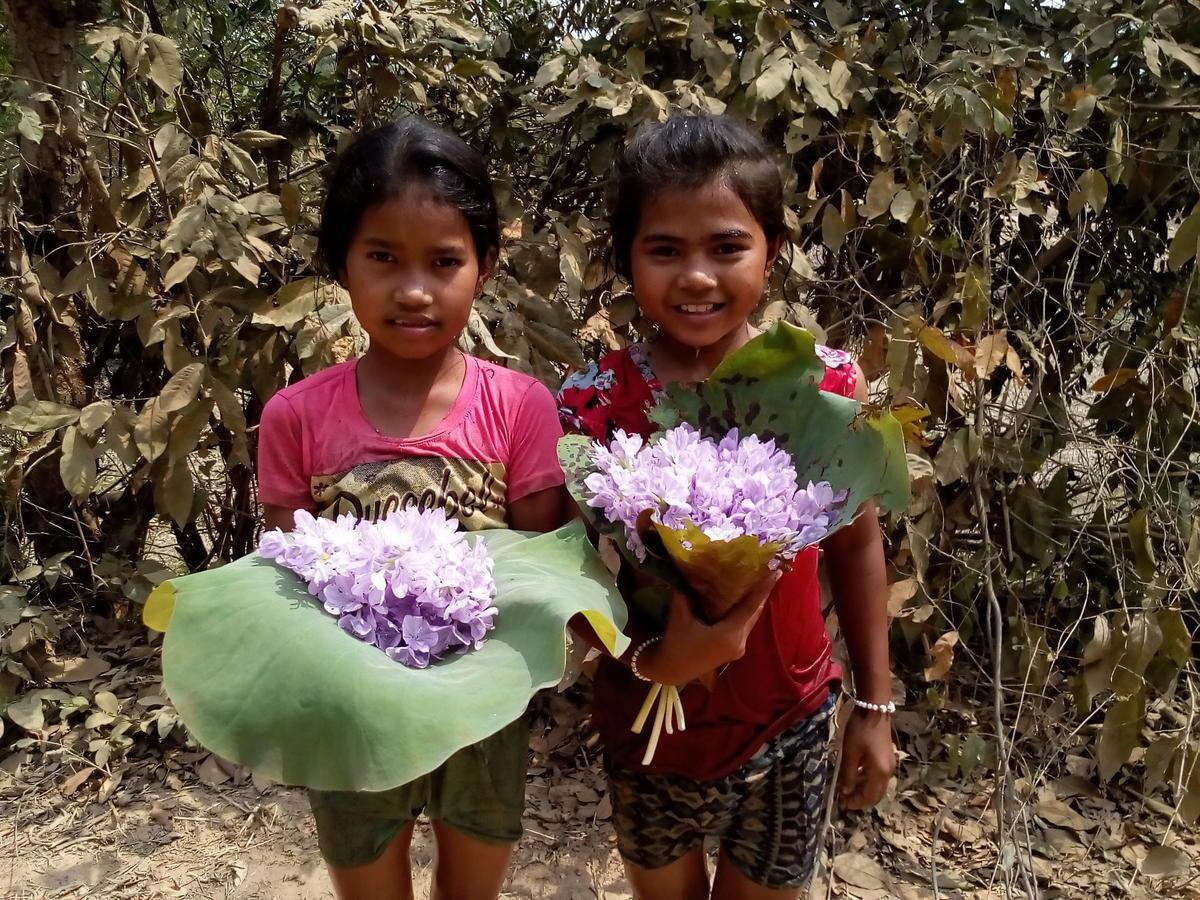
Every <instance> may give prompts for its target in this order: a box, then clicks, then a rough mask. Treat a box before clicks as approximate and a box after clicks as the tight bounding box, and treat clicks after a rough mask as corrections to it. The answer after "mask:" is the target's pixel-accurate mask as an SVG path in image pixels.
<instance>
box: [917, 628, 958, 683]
mask: <svg viewBox="0 0 1200 900" xmlns="http://www.w3.org/2000/svg"><path fill="white" fill-rule="evenodd" d="M957 644H958V632H957V631H947V632H946V633H945V634H943V635H942V636H941V637H940V638H938V639H937V640H936V641H935V642H934V644H933V646H932V647H930V648H929V658H930V659H931V660H933V662H932V663H931V664H930V665H928V666H926V667H925V680H926V681H940V680H941V679H943V678H945V677H946V673H947V672H949V671H950V666H952V665H953V664H954V647H955V645H957Z"/></svg>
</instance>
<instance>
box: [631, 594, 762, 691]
mask: <svg viewBox="0 0 1200 900" xmlns="http://www.w3.org/2000/svg"><path fill="white" fill-rule="evenodd" d="M779 574H780V573H779V572H772V573H770V574H769V575H768V576H767V577H765V578H763V579H762V580H761V581H759V582H758V583H757V584H756V585H755V586H754V587H752V588H751V589H750V590H749V591H747V592H746V596H744V597H743V598H742V599H741V600H739V601H738V602H737V603H736V604H735V605H734V606H733V607H732V608H731V609H730V610H729V612H728V613H727V614H726V616H725V617H724V618H723V619H721V620H720V621H719V622H716V623H714V624H712V625H709V624H708V623H706V622H703V621H701V620H700V619H698V618H696V616H695V614H694V613H693V612H692V607H691V602H690V601H689V600H688V598H687V596H686V595H684V594H682V593H680V592H679V591H675V592H674V593H673V594H672V596H671V608H670V610H669V612H668V613H667V627H666V630H665V631H664V632H663V638H662V640H661V641H658V642H657V643H655V644H651V645H650V646H649V647H647V648H646V649H645V651H644V652H643V653H642V655H641V656H639V657H638V671H639V672H641V673H642V674H643V675H645V676H646V677H647V678H649V679H651V680H653V681H657V682H659V683H660V684H669V685H675V686H680V685H684V684H687V683H688V682H689V681H694V680H696V679H698V678H701V677H703V676H704V675H707V674H708V673H710V672H712V671H714V670H716V669H719V668H720V667H721V666H723V665H725V664H726V663H730V662H733V661H734V660H735V659H740V658H741V656H742V654H743V653H745V652H746V639H747V638H748V637H749V635H750V632H751V631H752V630H753V629H754V626H755V625H756V624H757V623H758V617H759V616H761V615H762V611H763V607H764V605H765V604H766V602H767V598H768V597H770V596H771V591H773V590H774V589H775V582H777V581H778V580H779Z"/></svg>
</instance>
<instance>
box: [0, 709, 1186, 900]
mask: <svg viewBox="0 0 1200 900" xmlns="http://www.w3.org/2000/svg"><path fill="white" fill-rule="evenodd" d="M542 696H543V698H546V697H548V700H547V701H546V705H545V708H544V709H543V711H542V712H543V715H542V716H541V718H540V720H539V722H540V724H539V726H537V727H535V729H534V732H533V738H532V740H531V747H532V757H531V767H530V777H529V787H528V791H527V815H526V819H525V829H526V830H525V837H524V839H523V840H522V842H521V844H520V847H519V850H518V854H517V857H516V859H515V861H514V865H513V871H512V874H511V877H510V879H509V882H508V885H507V887H506V890H505V892H504V894H503V895H502V896H503V897H505V898H554V900H629V898H630V893H629V886H628V883H627V882H626V880H625V878H624V875H623V871H622V867H621V864H620V860H619V858H618V856H617V854H616V851H615V845H614V837H613V833H612V828H611V826H610V824H609V817H610V815H611V806H610V804H609V802H608V798H607V797H606V796H605V787H604V781H603V777H602V775H601V773H600V770H599V766H598V764H597V759H596V753H595V747H594V743H593V740H594V739H591V738H588V737H587V730H586V728H585V727H584V726H583V725H582V723H581V721H580V720H581V717H582V714H581V713H580V712H579V705H578V704H577V703H571V702H569V701H568V700H566V699H564V698H563V697H561V696H556V695H542ZM910 718H912V719H913V721H912V722H911V723H910V722H909V719H910ZM917 724H918V723H917V720H916V719H915V718H913V717H912V716H911V714H902V715H900V716H898V717H897V726H898V728H899V729H900V730H901V733H902V744H907V745H908V746H910V747H911V748H912V750H913V752H914V753H916V752H920V748H921V743H920V740H921V739H920V738H919V737H918V735H920V734H922V733H924V734H927V733H928V732H927V731H920V730H918V728H917ZM921 726H922V728H924V727H925V726H924V723H921ZM910 727H911V729H912V730H911V731H910V732H908V733H907V734H905V732H906V730H907V729H909V728H910ZM1073 759H1075V760H1076V761H1077V764H1078V765H1079V766H1080V769H1079V774H1075V773H1072V774H1067V775H1065V776H1062V777H1059V778H1057V779H1054V780H1048V781H1046V782H1045V783H1040V784H1039V785H1037V786H1034V787H1030V786H1028V785H1026V786H1024V788H1023V795H1024V796H1025V797H1026V800H1025V807H1026V811H1027V812H1028V817H1027V818H1026V819H1025V821H1026V822H1028V823H1029V828H1030V831H1029V835H1028V844H1027V846H1028V847H1030V848H1031V849H1032V853H1031V855H1030V856H1029V857H1028V859H1029V865H1030V869H1031V875H1032V877H1034V878H1035V879H1036V881H1037V883H1038V885H1039V894H1040V896H1041V897H1042V898H1046V900H1050V898H1070V900H1076V898H1093V897H1095V898H1100V897H1103V898H1132V900H1141V898H1147V900H1148V898H1158V897H1170V898H1181V900H1182V898H1191V897H1198V898H1200V876H1198V875H1197V873H1200V863H1198V862H1197V860H1198V858H1200V850H1198V847H1200V841H1198V839H1197V836H1196V833H1195V832H1194V831H1192V830H1190V829H1184V828H1182V826H1181V825H1180V823H1179V821H1178V818H1177V817H1173V816H1171V815H1170V813H1171V810H1170V809H1168V808H1166V807H1165V806H1164V805H1163V804H1162V803H1161V802H1160V801H1155V800H1147V799H1145V798H1141V799H1139V798H1138V795H1137V794H1135V793H1132V792H1128V791H1126V792H1117V791H1115V790H1113V791H1107V792H1106V791H1104V790H1102V789H1100V788H1099V787H1098V786H1096V784H1095V783H1094V782H1093V781H1092V780H1091V779H1090V778H1088V777H1084V776H1085V774H1086V772H1087V766H1088V765H1090V763H1089V762H1088V761H1087V760H1084V759H1082V758H1080V757H1074V758H1073ZM86 763H87V760H84V759H82V758H81V757H79V756H77V755H75V754H74V753H73V752H72V751H65V750H63V749H56V748H55V747H53V746H49V747H42V748H41V752H35V751H34V750H33V749H29V750H21V751H17V752H15V753H10V754H9V755H8V756H7V757H6V758H4V759H2V760H0V895H3V896H4V897H8V898H12V900H35V898H36V900H49V898H68V897H72V898H75V897H88V898H113V900H116V898H122V900H124V898H129V900H134V898H136V900H143V898H188V900H193V898H197V900H209V898H213V900H216V898H221V900H227V898H228V900H328V898H333V896H334V895H333V892H332V890H331V889H330V885H329V880H328V878H327V876H326V874H325V870H324V867H323V865H322V864H321V862H320V858H319V856H318V854H317V848H316V840H315V835H314V832H313V827H312V823H311V820H310V816H309V814H308V808H307V802H306V800H305V799H304V796H303V795H302V794H301V793H300V792H298V791H295V790H290V789H287V788H283V787H280V786H278V785H271V784H263V783H259V782H257V781H255V780H254V779H252V778H251V777H250V775H249V774H248V773H247V772H246V771H245V770H243V769H240V768H238V767H235V766H232V765H228V764H224V763H222V762H221V761H219V760H217V759H216V758H215V757H211V756H209V755H208V754H207V753H205V752H203V751H202V750H198V749H196V748H194V747H186V746H178V745H174V746H163V745H151V746H149V747H147V748H146V752H144V753H143V754H142V755H141V756H134V757H131V758H127V759H124V760H121V761H119V762H113V763H112V764H111V766H110V768H109V770H108V771H103V770H100V769H97V768H94V767H92V766H90V765H87V764H86ZM990 788H991V780H990V778H986V777H985V778H977V779H953V778H950V777H949V776H948V775H947V774H946V773H945V772H941V771H938V770H937V767H936V766H935V767H930V766H928V765H927V764H921V763H919V762H918V761H917V760H916V759H915V758H914V757H913V756H909V757H908V761H907V762H906V763H905V764H904V765H903V766H902V768H901V774H900V778H899V780H898V783H897V785H896V786H895V789H894V791H893V792H892V794H891V796H889V798H888V799H886V800H885V801H884V802H883V803H882V804H881V805H880V807H879V808H878V809H877V810H875V811H874V812H873V813H871V814H869V815H858V816H846V817H841V816H838V817H835V819H834V821H833V827H832V828H831V829H830V830H829V832H828V834H827V839H826V844H825V848H824V852H823V854H822V859H821V870H820V872H819V874H818V877H817V879H816V881H815V883H814V885H813V890H812V896H813V897H815V898H830V897H850V898H860V900H892V898H901V900H931V898H945V900H974V898H984V897H1002V896H1004V894H1003V893H1002V892H1001V891H1000V890H999V883H1000V880H999V879H1000V870H999V868H998V865H997V859H998V857H999V854H998V851H997V847H996V845H995V843H994V840H993V838H992V833H993V827H992V825H993V815H994V814H993V812H992V811H991V808H990V801H989V797H990ZM1160 844H1162V845H1165V847H1166V848H1167V849H1164V848H1163V847H1159V846H1158V845H1160ZM1150 853H1153V854H1156V855H1155V856H1154V857H1153V865H1152V866H1151V865H1149V864H1148V863H1149V860H1148V857H1147V854H1150ZM414 861H415V863H416V865H415V874H416V880H417V888H418V890H417V896H418V897H425V896H426V895H427V892H428V884H429V874H430V864H431V861H432V856H431V845H430V837H429V832H428V828H427V826H422V827H420V828H419V829H418V832H417V835H416V840H415V844H414ZM1139 865H1141V866H1142V868H1143V869H1148V870H1150V872H1157V874H1156V875H1152V874H1151V873H1150V872H1147V871H1143V872H1139V870H1138V867H1139ZM1160 876H1161V877H1160ZM664 900H666V898H664Z"/></svg>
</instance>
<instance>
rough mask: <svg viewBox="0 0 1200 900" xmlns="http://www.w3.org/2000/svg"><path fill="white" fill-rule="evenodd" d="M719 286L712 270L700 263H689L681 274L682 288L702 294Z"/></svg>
mask: <svg viewBox="0 0 1200 900" xmlns="http://www.w3.org/2000/svg"><path fill="white" fill-rule="evenodd" d="M716 286H717V279H716V278H715V277H714V276H713V274H712V272H710V271H708V269H706V268H704V266H702V265H699V264H698V263H692V264H689V265H687V266H686V267H685V268H684V270H683V271H682V272H681V273H680V274H679V288H680V290H683V291H687V292H689V293H696V294H701V293H705V292H707V291H711V290H712V289H713V288H715V287H716Z"/></svg>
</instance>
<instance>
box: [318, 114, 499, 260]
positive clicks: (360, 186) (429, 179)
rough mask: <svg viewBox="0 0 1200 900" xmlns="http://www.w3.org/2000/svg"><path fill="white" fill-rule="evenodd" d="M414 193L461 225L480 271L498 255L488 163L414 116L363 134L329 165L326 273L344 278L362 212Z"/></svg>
mask: <svg viewBox="0 0 1200 900" xmlns="http://www.w3.org/2000/svg"><path fill="white" fill-rule="evenodd" d="M416 186H420V187H424V188H426V189H428V190H429V191H431V192H432V193H433V195H434V196H436V197H437V198H438V199H439V200H441V201H443V202H444V203H448V204H449V205H450V206H453V207H454V208H455V209H457V210H458V211H459V212H461V213H462V214H463V216H465V217H466V220H467V225H468V226H469V227H470V229H471V237H472V238H473V239H474V243H475V254H476V256H477V257H478V259H479V261H480V263H482V262H483V261H484V260H485V259H487V257H488V256H489V255H490V254H492V253H495V252H497V251H498V250H499V249H500V223H499V219H498V217H497V215H496V197H495V194H493V192H492V180H491V178H489V177H488V171H487V162H486V161H485V160H484V158H483V157H482V156H481V155H480V154H479V153H478V152H476V151H475V150H473V149H472V148H471V147H469V146H468V145H467V143H466V142H465V141H464V140H463V139H462V138H460V137H459V136H458V135H456V134H453V133H451V132H449V131H447V130H446V129H444V128H439V127H438V126H436V125H433V124H432V123H430V122H427V121H425V120H424V119H421V118H418V117H416V116H411V117H408V118H404V119H400V120H398V121H395V122H392V123H390V124H388V125H381V126H379V127H378V128H373V129H371V130H370V131H367V132H364V133H363V134H361V135H359V136H358V137H357V138H355V140H354V142H353V143H352V144H350V146H349V147H347V148H346V149H345V150H343V151H342V152H341V153H340V154H339V155H338V158H337V160H336V161H335V162H334V164H333V171H332V172H331V173H330V176H329V183H328V185H327V186H326V194H325V206H324V209H323V210H322V212H321V228H320V233H319V235H318V250H319V253H320V256H321V259H322V260H324V263H325V268H326V271H327V272H328V273H329V274H330V275H332V276H333V277H334V278H341V277H342V272H343V271H344V270H345V267H346V253H347V251H348V250H349V248H350V242H351V241H352V240H353V239H354V234H355V232H356V231H357V230H358V223H359V220H360V219H362V215H363V212H364V211H365V210H366V209H368V208H369V207H371V206H374V205H376V204H377V203H383V202H384V201H387V200H391V199H394V198H395V197H398V196H400V195H401V194H403V193H404V192H405V191H406V190H409V189H410V188H412V187H416ZM415 224H416V223H414V225H415Z"/></svg>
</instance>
